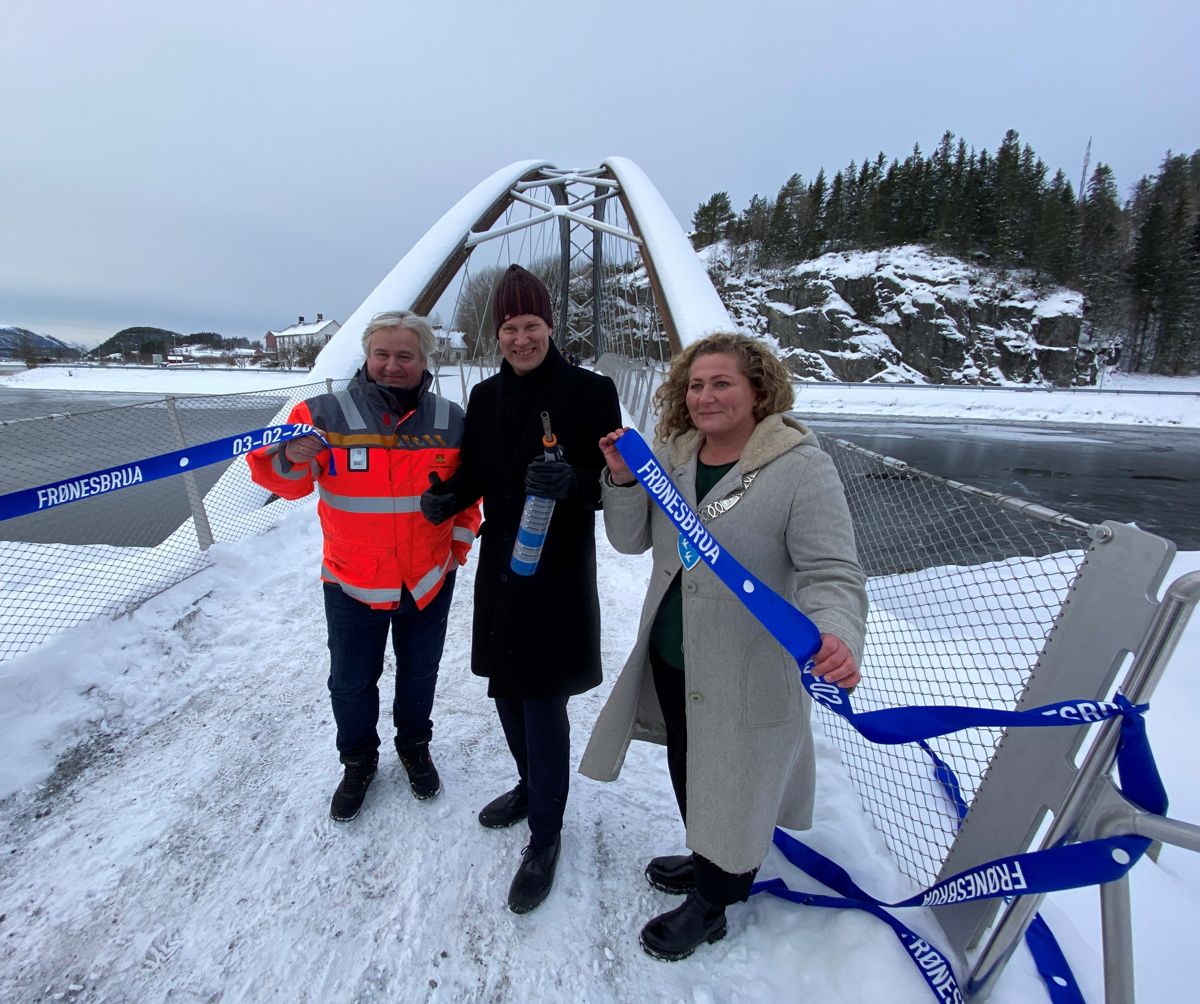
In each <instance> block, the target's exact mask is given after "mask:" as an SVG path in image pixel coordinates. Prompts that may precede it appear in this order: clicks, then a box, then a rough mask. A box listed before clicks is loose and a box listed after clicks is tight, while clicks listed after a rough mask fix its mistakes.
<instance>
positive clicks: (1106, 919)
mask: <svg viewBox="0 0 1200 1004" xmlns="http://www.w3.org/2000/svg"><path fill="white" fill-rule="evenodd" d="M1100 932H1101V933H1100V938H1101V941H1100V944H1101V947H1102V949H1103V952H1104V999H1105V1000H1106V1001H1108V1002H1109V1004H1117V1002H1118V1001H1120V1002H1121V1004H1133V916H1132V914H1131V912H1130V907H1129V876H1128V875H1122V876H1121V877H1120V878H1119V879H1117V880H1116V881H1115V882H1105V883H1104V884H1103V885H1102V886H1100Z"/></svg>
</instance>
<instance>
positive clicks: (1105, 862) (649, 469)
mask: <svg viewBox="0 0 1200 1004" xmlns="http://www.w3.org/2000/svg"><path fill="white" fill-rule="evenodd" d="M616 446H617V449H618V451H619V452H620V454H621V456H622V457H623V458H624V460H625V463H626V464H627V465H628V466H629V468H630V470H631V471H633V473H634V475H635V477H637V479H638V481H639V482H640V483H641V484H642V486H643V487H644V488H645V489H646V491H647V492H648V493H649V494H650V497H651V498H652V499H653V500H654V501H655V502H656V503H657V505H658V506H659V508H660V509H662V510H663V512H664V513H665V514H666V516H667V518H668V519H669V520H670V521H671V522H672V524H674V526H675V527H676V529H677V530H678V531H679V533H680V535H681V538H682V539H683V540H685V541H687V542H690V543H691V544H692V545H693V546H694V547H695V548H696V549H697V550H698V551H699V552H700V555H701V559H702V560H704V561H707V562H708V564H709V567H711V568H712V570H713V572H714V573H715V574H716V575H717V577H718V578H719V579H720V580H721V581H722V582H723V583H724V584H725V585H726V586H727V587H729V589H730V590H732V591H733V593H734V594H735V595H736V596H737V597H738V598H739V599H740V600H741V601H742V603H743V604H744V605H745V606H746V607H747V609H749V610H750V612H751V613H752V614H753V615H754V616H755V617H756V618H757V619H758V621H759V622H760V623H761V624H762V625H763V627H764V628H766V630H767V631H768V632H770V634H771V635H772V636H773V637H774V638H775V640H776V641H778V642H779V643H780V644H781V645H782V646H783V647H784V648H785V649H786V650H787V651H788V652H789V653H790V654H791V655H792V656H793V658H795V659H796V662H797V664H798V665H799V667H800V679H801V682H802V683H803V685H804V688H805V690H807V691H808V693H809V695H810V696H811V697H812V699H813V700H814V701H817V702H818V703H820V704H822V705H824V706H825V707H826V708H828V709H829V710H830V711H833V712H834V713H836V714H838V715H841V716H842V717H843V718H845V719H846V720H847V721H848V722H849V723H850V724H851V725H853V726H854V727H855V728H856V729H857V730H858V731H859V732H860V733H862V734H863V735H864V736H865V737H866V738H867V739H869V740H871V741H873V742H876V743H880V744H888V745H894V744H898V743H909V742H915V743H918V744H919V745H920V746H921V748H922V749H924V750H925V752H926V753H927V754H928V755H929V756H930V757H931V758H932V761H933V764H934V776H935V777H936V778H937V779H938V781H939V782H940V783H941V785H942V787H943V790H944V791H945V792H946V795H947V798H948V799H949V800H950V802H951V804H952V805H953V807H954V811H955V814H956V816H957V818H958V820H959V822H961V821H962V820H963V819H964V818H965V817H966V814H967V804H966V801H965V800H964V799H963V797H962V792H961V788H960V786H959V784H958V779H957V778H956V777H955V775H954V772H953V770H951V769H950V767H949V766H948V765H947V764H946V763H945V761H943V760H942V759H941V758H940V757H938V756H937V754H936V753H934V751H933V749H932V748H931V747H930V746H929V745H928V743H927V742H926V741H925V740H927V739H932V738H934V737H936V736H940V735H946V734H947V733H951V732H957V731H959V730H961V729H965V728H972V727H981V726H993V727H995V726H999V727H1010V726H1018V727H1022V728H1044V727H1052V726H1067V725H1070V726H1075V725H1081V724H1090V723H1092V722H1098V721H1104V720H1107V719H1110V718H1120V719H1121V720H1122V721H1121V737H1122V739H1121V749H1120V752H1119V753H1118V759H1117V769H1118V773H1119V775H1120V777H1121V784H1122V791H1123V794H1125V796H1126V797H1127V798H1129V799H1130V800H1131V801H1133V802H1134V803H1135V804H1137V805H1139V806H1141V807H1142V808H1144V809H1146V810H1147V811H1149V812H1158V813H1163V812H1165V811H1166V804H1167V803H1166V792H1165V790H1164V789H1163V786H1162V782H1161V780H1160V778H1159V775H1158V771H1157V769H1156V767H1155V764H1154V757H1153V754H1152V753H1151V751H1150V746H1149V742H1148V741H1147V739H1146V732H1145V722H1144V720H1143V718H1142V715H1143V714H1144V713H1145V711H1146V710H1147V708H1148V705H1145V704H1141V705H1137V706H1134V705H1132V704H1131V703H1130V702H1129V701H1128V700H1127V699H1126V698H1125V697H1124V696H1123V695H1121V694H1117V695H1116V697H1115V698H1114V700H1112V701H1059V702H1056V703H1053V704H1046V705H1043V706H1041V707H1037V708H1030V709H1026V710H1024V711H1007V710H995V709H990V708H970V707H959V706H951V705H923V706H913V707H903V708H901V707H895V708H884V709H881V710H877V711H868V712H855V711H854V709H853V707H852V704H851V700H850V694H849V693H848V692H847V691H845V690H842V689H841V688H840V687H837V686H835V685H834V684H831V683H827V682H825V681H824V680H822V679H820V678H819V677H817V676H816V675H815V674H814V673H813V672H812V668H813V656H815V654H816V652H817V651H818V649H819V648H820V645H821V637H820V631H819V630H818V628H817V627H816V625H815V624H813V622H812V621H811V620H809V618H808V617H806V616H805V615H804V614H803V613H801V612H800V611H799V610H797V609H796V608H795V607H793V606H792V605H791V604H790V603H788V602H786V601H785V600H784V599H783V598H782V597H780V596H779V595H777V594H776V593H775V592H774V591H773V590H771V589H770V588H769V587H767V586H765V585H764V584H763V583H762V582H761V581H759V580H758V579H757V578H755V577H754V576H753V575H752V574H750V572H748V571H747V570H746V569H745V568H744V567H743V566H742V565H741V564H740V563H739V562H738V561H737V560H736V559H735V558H733V556H732V555H730V554H728V553H727V552H725V551H724V550H723V549H722V548H721V546H720V544H719V542H718V541H717V540H716V539H715V538H714V537H713V536H712V535H711V534H710V533H709V531H708V530H707V528H706V527H704V526H703V525H702V524H701V522H700V520H699V518H698V517H697V516H696V514H695V512H694V511H693V510H692V508H691V507H690V506H689V505H688V503H687V502H686V501H685V500H684V498H683V496H682V494H681V493H680V491H679V489H678V488H677V487H676V486H675V485H674V484H673V483H672V482H671V479H670V477H669V476H668V475H667V473H666V472H665V471H664V470H663V469H662V467H661V465H660V464H659V463H658V460H657V459H656V458H655V457H654V455H653V453H651V452H650V448H649V447H648V446H647V445H646V442H645V440H644V439H642V437H641V436H640V435H639V434H638V433H637V432H636V431H634V430H632V429H630V430H628V431H626V432H625V434H624V435H623V436H621V438H620V439H618V440H617V443H616ZM774 842H775V845H776V847H778V848H779V849H780V851H781V852H782V853H783V854H784V856H785V857H786V858H787V859H788V860H789V861H790V862H791V863H792V864H793V865H795V866H796V867H798V868H800V869H801V870H803V871H805V872H807V873H808V874H809V875H811V876H812V877H813V878H815V879H817V880H818V881H819V882H821V883H822V884H823V885H826V886H828V887H829V888H830V889H833V890H834V891H835V892H838V893H839V894H840V895H839V896H820V895H815V894H811V893H800V892H795V891H793V890H791V889H789V888H788V886H787V884H786V883H785V882H784V881H783V880H782V879H778V878H777V879H772V880H770V881H766V882H759V883H755V885H754V887H753V890H752V891H753V892H755V893H759V892H766V893H769V894H771V895H774V896H779V897H781V898H783V899H787V900H790V901H791V902H796V903H805V904H808V905H811V906H824V907H850V908H853V909H859V910H865V911H867V912H869V913H871V914H873V915H875V916H877V917H879V918H880V919H881V920H883V921H884V922H885V923H887V924H888V925H889V926H890V927H891V928H892V930H893V931H894V932H895V934H896V936H897V938H899V940H900V942H901V944H902V945H903V946H904V948H905V950H906V951H907V952H908V954H909V956H910V958H912V959H913V962H914V963H915V964H916V965H917V968H918V970H919V971H920V972H921V975H922V976H923V977H924V978H925V981H926V984H927V985H928V986H929V989H930V991H931V992H932V993H933V994H934V996H935V997H937V999H938V1000H944V1001H961V1000H962V993H961V990H960V989H959V986H958V983H957V981H956V979H955V977H954V973H953V969H952V967H951V966H950V964H949V962H948V961H947V959H946V958H945V956H944V955H943V954H942V953H941V952H939V951H938V950H937V949H936V948H935V947H934V946H933V945H931V944H930V943H929V942H928V941H926V940H925V939H922V938H920V937H918V936H917V935H916V934H915V933H913V932H912V931H911V930H910V929H909V928H908V927H907V926H905V925H904V924H902V923H901V922H900V921H899V920H897V919H896V918H895V917H893V916H892V915H891V914H890V913H888V912H887V910H886V909H884V908H885V907H889V908H902V907H910V906H939V905H946V904H949V903H964V902H969V901H971V900H977V899H991V898H1000V897H1011V896H1014V895H1025V894H1029V893H1042V892H1053V891H1057V890H1061V889H1073V888H1078V887H1080V886H1087V885H1095V884H1097V883H1101V882H1110V881H1113V880H1114V879H1117V878H1120V877H1122V876H1123V875H1125V874H1126V873H1127V872H1128V871H1129V869H1130V868H1132V867H1133V865H1134V863H1135V862H1136V861H1137V860H1138V858H1140V857H1141V855H1142V854H1143V853H1144V852H1145V850H1146V848H1147V847H1148V846H1149V844H1150V841H1149V840H1147V839H1146V838H1144V837H1135V836H1122V837H1110V838H1107V839H1104V840H1093V841H1086V842H1084V843H1076V844H1067V845H1062V846H1059V847H1053V848H1049V849H1047V850H1043V851H1032V852H1029V853H1026V854H1017V855H1011V856H1008V857H1004V858H997V859H996V860H994V861H988V862H985V863H984V864H981V865H978V866H976V867H975V868H970V869H967V870H966V871H964V872H960V873H959V874H957V875H953V876H950V877H949V878H947V879H944V880H943V881H941V882H938V883H936V884H935V885H933V886H931V887H930V888H928V889H925V890H923V891H921V892H919V893H917V894H916V895H915V896H911V897H909V898H908V899H905V900H902V901H900V902H897V903H886V902H884V901H882V900H879V899H876V898H875V897H873V896H871V895H869V894H868V893H866V892H864V891H863V890H862V889H860V888H859V887H858V886H857V885H856V884H855V883H854V881H853V879H851V877H850V875H849V874H848V873H847V872H846V871H845V870H844V869H843V868H841V867H840V866H839V865H837V864H835V863H834V862H833V861H831V860H830V859H829V858H826V857H825V856H824V855H822V854H820V853H819V852H817V851H815V850H813V849H812V848H810V847H808V846H807V845H806V844H804V843H803V842H801V841H799V840H797V839H796V838H795V837H792V836H790V835H789V834H787V833H784V832H783V831H782V830H780V829H778V828H776V830H775V836H774ZM1030 932H1031V933H1029V934H1028V935H1027V940H1028V942H1029V945H1030V948H1031V950H1032V951H1033V952H1034V957H1035V961H1036V963H1037V966H1038V970H1039V972H1041V973H1042V975H1043V978H1044V980H1045V982H1046V985H1047V989H1048V990H1049V992H1050V996H1051V999H1052V1000H1053V1001H1054V1004H1080V1002H1082V995H1081V994H1080V993H1079V988H1078V986H1077V985H1076V984H1075V981H1074V978H1073V977H1072V976H1071V973H1070V969H1069V967H1068V966H1067V965H1066V960H1065V959H1064V958H1063V956H1062V953H1061V951H1060V950H1059V948H1058V945H1057V944H1056V943H1055V942H1054V938H1053V935H1051V934H1050V930H1049V928H1048V927H1046V925H1045V922H1044V921H1042V920H1041V918H1040V917H1039V918H1037V919H1036V922H1035V924H1034V925H1032V926H1031V929H1030ZM1059 980H1062V981H1063V982H1062V983H1060V982H1059ZM1064 984H1065V985H1064Z"/></svg>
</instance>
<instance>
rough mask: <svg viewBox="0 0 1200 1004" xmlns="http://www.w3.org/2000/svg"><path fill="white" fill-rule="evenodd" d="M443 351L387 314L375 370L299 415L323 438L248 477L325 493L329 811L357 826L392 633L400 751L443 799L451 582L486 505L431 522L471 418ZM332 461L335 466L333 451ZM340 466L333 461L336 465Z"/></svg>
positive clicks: (307, 404) (373, 325)
mask: <svg viewBox="0 0 1200 1004" xmlns="http://www.w3.org/2000/svg"><path fill="white" fill-rule="evenodd" d="M435 345H436V342H435V340H434V335H433V331H432V329H431V328H430V326H429V322H428V321H426V320H425V318H423V317H419V316H417V315H416V314H413V313H411V312H409V311H406V310H397V311H389V312H387V313H382V314H376V315H375V316H374V317H373V318H371V320H370V322H369V323H368V324H367V327H366V331H365V332H364V333H363V351H364V352H365V354H366V362H365V364H364V365H363V367H362V369H360V370H359V371H358V372H357V373H356V374H355V375H354V377H353V379H352V380H351V381H350V384H349V386H348V387H347V388H346V389H345V390H340V391H335V392H334V393H332V394H321V395H319V396H317V397H314V398H309V399H308V400H307V401H304V402H302V403H301V404H298V405H296V407H295V408H293V409H292V413H291V414H290V415H289V416H288V421H289V422H303V423H307V424H309V425H311V426H313V428H314V429H315V430H317V431H318V432H319V433H321V434H322V435H323V436H324V437H325V440H326V442H328V444H329V447H328V448H327V447H326V445H325V443H323V442H322V441H321V440H320V439H319V438H317V437H316V436H306V437H302V438H297V439H290V440H288V441H287V442H286V443H278V444H274V445H271V446H265V447H263V448H262V449H260V450H255V451H254V452H253V453H251V454H249V456H248V458H247V459H248V461H249V463H250V476H251V477H252V478H253V479H254V480H255V481H256V482H257V483H258V484H260V485H262V486H263V487H264V488H269V489H270V490H271V491H273V492H274V493H275V494H277V495H279V496H280V497H282V498H287V499H298V498H303V497H304V496H305V495H307V494H308V493H309V492H311V491H312V490H313V488H314V486H315V487H316V490H317V493H318V495H319V501H318V504H317V513H318V515H319V516H320V519H321V530H322V532H323V534H324V548H323V552H324V553H323V559H324V561H323V564H322V566H321V578H322V579H323V580H324V589H325V619H326V622H327V624H328V628H329V653H330V671H329V693H330V696H331V698H332V702H333V717H334V720H335V721H336V723H337V749H338V754H339V756H340V758H341V762H342V764H343V766H344V768H345V770H344V774H343V777H342V780H341V783H339V784H338V786H337V790H336V791H334V793H333V799H332V801H331V803H330V808H329V814H330V816H332V817H333V818H334V819H336V820H338V821H343V822H344V821H346V820H350V819H353V818H354V817H355V816H356V815H358V812H359V809H361V808H362V803H363V799H364V797H365V796H366V793H367V788H368V786H369V785H370V783H371V780H372V779H373V778H374V776H375V771H376V768H377V767H378V765H379V733H378V731H377V728H376V726H377V724H378V719H379V679H380V677H381V676H382V675H383V655H384V649H385V646H386V644H387V637H388V631H389V629H390V630H391V634H392V648H393V651H394V652H395V655H396V697H395V701H394V702H393V704H392V718H393V721H394V723H395V726H396V740H395V741H396V751H397V753H399V755H400V760H401V762H402V763H403V764H404V768H405V770H406V771H407V772H408V780H409V785H410V787H411V788H412V793H413V795H414V796H416V797H417V798H419V799H426V798H432V797H433V796H435V795H437V794H438V792H440V791H441V779H440V778H439V776H438V772H437V768H435V767H434V765H433V760H432V759H431V757H430V755H429V742H430V739H431V738H432V736H433V722H432V720H431V719H430V714H431V712H432V709H433V694H434V688H435V686H436V684H437V673H438V664H439V662H440V661H441V657H442V647H443V645H444V643H445V640H446V623H447V617H448V615H449V611H450V600H451V597H452V595H453V593H454V573H455V569H457V568H458V566H459V565H461V564H464V563H465V562H466V560H467V554H468V553H469V552H470V549H471V544H472V542H473V541H474V539H475V535H476V533H477V532H478V530H479V523H480V512H479V504H478V502H477V501H476V502H475V503H474V504H472V505H470V506H469V507H468V508H466V509H464V510H463V511H462V512H460V513H458V514H457V516H456V517H455V518H454V520H453V522H447V523H445V524H443V525H440V526H434V525H433V524H432V523H430V522H429V521H428V520H426V519H425V518H424V517H423V516H422V515H421V507H420V497H421V492H422V491H424V490H425V489H426V488H427V487H429V476H430V474H432V473H436V474H438V475H439V476H440V477H442V478H447V477H449V476H450V475H451V474H452V473H453V472H454V471H455V470H456V469H457V467H458V463H459V447H460V445H461V443H462V434H463V411H462V409H461V408H460V407H458V405H456V404H452V403H451V402H449V401H447V400H446V399H444V398H441V397H438V396H437V395H436V394H433V393H432V392H430V390H429V385H430V384H431V383H432V380H433V377H432V376H431V375H430V373H429V370H428V369H427V367H426V363H427V361H428V359H429V356H430V354H431V353H432V352H433V350H434V347H435ZM331 453H332V458H331V457H330V454H331ZM331 459H332V461H333V462H332V463H331V462H330V460H331Z"/></svg>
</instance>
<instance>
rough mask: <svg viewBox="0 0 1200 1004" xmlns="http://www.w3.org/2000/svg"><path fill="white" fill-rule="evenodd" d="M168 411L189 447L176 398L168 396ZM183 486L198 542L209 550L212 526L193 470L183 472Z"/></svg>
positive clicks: (184, 445) (182, 445) (178, 435)
mask: <svg viewBox="0 0 1200 1004" xmlns="http://www.w3.org/2000/svg"><path fill="white" fill-rule="evenodd" d="M165 400H166V402H167V411H169V412H170V413H171V422H172V423H173V424H174V426H175V436H176V438H177V439H178V440H179V448H180V449H181V450H184V449H187V445H188V443H187V439H186V438H185V437H184V435H183V423H181V422H180V421H179V412H178V410H177V409H176V407H175V398H174V397H173V396H168V397H167V398H165ZM183 486H184V489H185V491H186V492H187V500H188V508H190V509H191V510H192V522H193V523H194V524H195V526H196V542H197V543H198V544H199V545H200V550H201V551H207V550H208V549H209V548H210V547H212V545H213V532H212V527H211V526H210V525H209V522H208V513H207V512H206V511H205V509H204V496H203V495H202V494H200V487H199V486H198V485H197V484H196V475H195V474H193V473H192V472H191V471H184V472H183Z"/></svg>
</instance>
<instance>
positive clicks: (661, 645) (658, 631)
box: [650, 457, 737, 669]
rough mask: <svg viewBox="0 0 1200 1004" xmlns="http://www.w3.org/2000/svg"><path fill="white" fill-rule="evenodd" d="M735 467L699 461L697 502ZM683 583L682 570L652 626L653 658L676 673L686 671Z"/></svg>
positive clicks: (651, 644)
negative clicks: (684, 666)
mask: <svg viewBox="0 0 1200 1004" xmlns="http://www.w3.org/2000/svg"><path fill="white" fill-rule="evenodd" d="M736 463H737V461H736V460H731V461H730V462H729V463H727V464H718V465H716V466H715V467H710V466H709V465H708V464H706V463H703V462H702V461H701V460H700V458H699V457H697V458H696V498H697V499H700V500H703V499H704V497H705V496H706V495H708V493H709V492H710V491H712V490H713V488H715V487H716V485H717V482H718V481H720V480H721V478H723V477H725V475H726V474H728V473H729V471H730V470H731V469H732V468H733V465H734V464H736ZM682 579H683V570H682V569H680V570H679V572H678V574H676V576H675V578H674V579H672V580H671V584H670V585H669V586H668V587H667V592H666V594H665V595H664V596H663V598H662V602H661V603H660V604H659V605H658V612H657V613H656V614H655V615H654V623H653V624H651V625H650V647H651V648H652V649H653V650H654V654H655V655H657V656H658V657H659V658H660V659H662V661H663V662H665V663H667V664H668V665H671V666H674V667H675V668H676V669H683V587H682V584H681V580H682Z"/></svg>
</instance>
